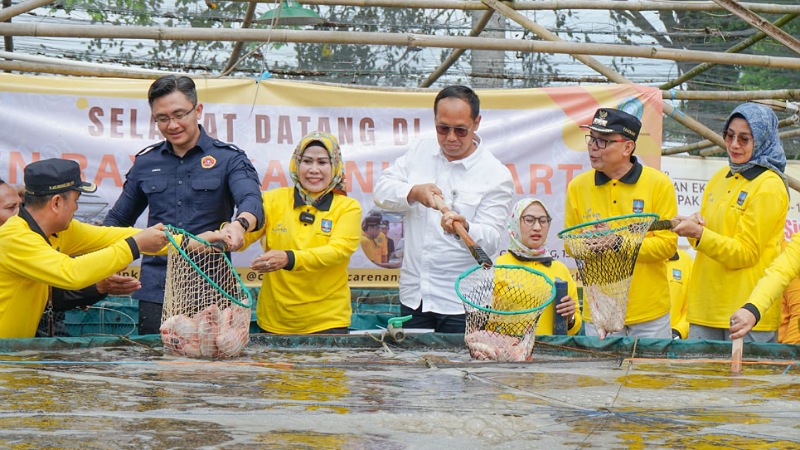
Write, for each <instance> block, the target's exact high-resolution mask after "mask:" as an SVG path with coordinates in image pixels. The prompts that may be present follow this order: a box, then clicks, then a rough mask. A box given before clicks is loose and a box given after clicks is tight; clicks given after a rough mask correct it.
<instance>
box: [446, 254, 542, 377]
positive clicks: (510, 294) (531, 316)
mask: <svg viewBox="0 0 800 450" xmlns="http://www.w3.org/2000/svg"><path fill="white" fill-rule="evenodd" d="M456 293H457V294H458V296H459V297H460V298H461V300H462V301H463V303H464V311H465V312H466V321H467V326H466V332H465V334H464V341H465V342H466V343H467V347H468V348H469V353H470V355H471V356H472V357H473V358H475V359H479V360H491V361H507V362H508V361H529V360H530V358H531V352H533V345H534V341H535V339H536V338H535V334H536V324H537V323H538V321H539V316H540V315H541V313H542V311H543V310H544V308H546V307H547V305H549V304H550V302H552V301H553V298H555V294H556V288H555V285H554V284H553V281H552V280H550V278H548V277H547V276H546V275H544V274H543V273H541V272H538V271H536V270H533V269H530V268H528V267H524V266H515V265H503V264H501V265H497V266H490V267H483V266H476V267H474V268H472V269H470V270H468V271H466V272H464V273H463V274H461V276H459V277H458V279H457V280H456Z"/></svg>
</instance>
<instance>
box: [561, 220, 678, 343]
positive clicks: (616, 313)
mask: <svg viewBox="0 0 800 450" xmlns="http://www.w3.org/2000/svg"><path fill="white" fill-rule="evenodd" d="M657 219H658V215H656V214H630V215H626V216H618V217H610V218H608V219H603V220H598V221H595V222H588V223H584V224H581V225H577V226H574V227H571V228H567V229H566V230H563V231H561V232H560V233H558V237H560V238H561V239H562V240H563V241H564V244H565V245H566V247H567V251H568V252H569V253H570V255H572V257H573V258H575V262H576V264H577V266H578V272H579V273H580V275H581V279H582V280H583V287H584V293H585V297H586V299H587V301H588V302H589V307H590V309H591V313H592V324H593V325H594V326H595V328H597V330H598V332H599V334H600V336H605V334H606V333H613V332H615V331H619V330H622V328H623V327H624V326H625V314H626V312H627V309H628V289H629V288H630V284H631V278H632V276H633V268H634V266H635V264H636V257H637V256H638V254H639V248H640V247H641V246H642V241H643V240H644V237H645V234H646V233H647V232H648V231H652V230H650V226H651V225H652V224H653V223H654V222H655V221H656V220H657ZM666 222H668V221H662V222H660V226H662V227H664V228H668V227H667V225H668V224H667V223H666Z"/></svg>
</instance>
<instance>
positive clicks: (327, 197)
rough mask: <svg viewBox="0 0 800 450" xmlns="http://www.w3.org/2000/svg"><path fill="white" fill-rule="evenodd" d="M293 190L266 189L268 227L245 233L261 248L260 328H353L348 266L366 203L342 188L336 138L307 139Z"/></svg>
mask: <svg viewBox="0 0 800 450" xmlns="http://www.w3.org/2000/svg"><path fill="white" fill-rule="evenodd" d="M289 169H290V171H291V176H292V180H293V181H294V186H293V187H285V188H278V189H273V190H270V191H267V192H264V194H263V199H264V215H265V225H264V226H263V227H262V228H261V229H260V230H258V231H255V232H252V233H247V234H246V235H245V246H244V247H243V248H246V247H247V246H248V245H249V244H251V243H253V242H255V241H256V240H259V239H261V238H262V237H263V239H261V245H262V247H263V249H264V253H262V254H261V255H259V256H257V257H256V258H255V259H254V260H253V262H252V263H251V268H252V269H253V270H254V271H256V272H258V273H260V274H262V276H263V282H262V284H261V292H260V293H259V295H258V304H257V306H256V315H257V317H258V326H259V327H261V329H262V330H263V331H265V332H268V333H275V334H311V333H331V334H346V333H348V327H349V325H350V315H351V313H352V310H351V307H350V288H349V286H348V284H347V266H348V264H349V262H350V256H351V255H352V254H353V252H355V251H356V249H357V248H358V243H359V238H360V237H361V206H360V205H359V203H358V201H356V200H354V199H352V198H349V197H347V194H346V193H345V192H344V189H343V186H344V163H343V162H342V154H341V150H340V148H339V143H338V142H337V140H336V138H335V137H334V136H333V135H331V134H329V133H323V132H319V131H316V132H312V133H309V134H307V135H306V136H304V137H303V139H302V140H301V141H300V143H299V144H298V145H297V147H296V148H295V150H294V154H293V155H292V160H291V161H290V164H289Z"/></svg>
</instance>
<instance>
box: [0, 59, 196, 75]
mask: <svg viewBox="0 0 800 450" xmlns="http://www.w3.org/2000/svg"><path fill="white" fill-rule="evenodd" d="M0 70H3V71H12V70H13V71H18V72H36V73H52V74H57V75H72V76H77V77H108V78H132V79H155V78H158V77H160V76H162V75H169V74H170V73H175V72H157V71H143V70H141V69H139V70H136V69H125V68H119V67H113V66H105V67H97V66H81V65H71V64H63V60H62V61H57V62H30V61H19V60H17V61H3V60H0ZM192 76H193V77H197V76H199V75H192Z"/></svg>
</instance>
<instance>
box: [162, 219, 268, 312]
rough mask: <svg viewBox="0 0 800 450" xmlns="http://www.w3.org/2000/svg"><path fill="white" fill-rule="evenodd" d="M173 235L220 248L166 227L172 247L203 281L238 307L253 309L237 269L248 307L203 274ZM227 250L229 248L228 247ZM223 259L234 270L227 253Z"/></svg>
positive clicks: (235, 273)
mask: <svg viewBox="0 0 800 450" xmlns="http://www.w3.org/2000/svg"><path fill="white" fill-rule="evenodd" d="M172 233H176V234H182V235H186V236H189V237H190V238H192V239H196V240H197V241H198V242H201V243H203V244H205V245H208V246H211V247H214V248H215V249H217V250H219V247H218V246H214V245H213V244H211V243H210V242H208V241H206V240H205V239H201V238H199V237H197V236H195V235H193V234H192V233H189V232H188V231H186V230H184V229H182V228H177V227H174V226H172V225H164V234H166V235H167V239H168V240H169V243H170V244H171V245H172V247H173V248H174V249H175V250H177V251H178V252H179V253H180V254H181V257H182V258H183V259H184V260H186V262H188V263H189V265H191V266H192V269H194V270H195V272H197V273H198V274H200V276H202V277H203V279H205V280H206V281H207V282H208V284H210V285H211V286H212V287H213V288H214V289H216V290H217V291H218V292H219V293H221V294H222V295H223V296H225V298H227V299H228V300H230V301H232V302H233V303H236V304H237V305H239V306H241V307H243V308H252V307H253V297H252V296H251V295H250V290H248V289H247V287H246V286H245V285H244V283H243V282H242V279H241V278H240V277H239V274H238V273H237V272H236V270H235V269H232V272H233V276H234V277H235V278H236V282H237V283H238V284H239V287H240V288H241V289H242V291H244V294H245V295H246V296H247V300H248V302H247V304H246V305H245V304H244V303H242V302H241V301H239V299H237V298H235V297H234V296H232V295H230V294H229V293H228V292H227V291H226V290H225V289H222V288H221V287H220V286H219V285H218V284H217V283H216V282H215V281H214V280H212V279H211V278H209V277H208V275H206V274H205V272H203V271H202V270H201V269H200V268H199V267H197V264H195V262H194V261H192V258H190V257H189V255H187V254H186V252H184V251H183V249H182V248H181V246H180V244H178V243H177V242H176V241H175V238H173V237H172ZM225 248H227V246H226V247H225ZM222 257H223V258H225V263H226V264H227V265H228V267H231V268H232V267H233V264H231V260H230V259H228V255H226V254H225V253H222Z"/></svg>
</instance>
